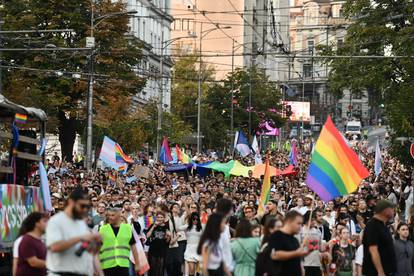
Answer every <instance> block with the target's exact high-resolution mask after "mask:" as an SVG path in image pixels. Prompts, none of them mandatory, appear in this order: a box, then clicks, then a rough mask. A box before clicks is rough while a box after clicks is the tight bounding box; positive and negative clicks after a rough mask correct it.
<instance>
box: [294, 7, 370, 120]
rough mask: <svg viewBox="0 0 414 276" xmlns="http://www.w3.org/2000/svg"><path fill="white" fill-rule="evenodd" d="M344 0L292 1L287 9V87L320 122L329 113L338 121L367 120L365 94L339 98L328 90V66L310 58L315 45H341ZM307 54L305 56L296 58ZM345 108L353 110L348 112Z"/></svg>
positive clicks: (342, 39) (343, 31)
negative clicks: (288, 19)
mask: <svg viewBox="0 0 414 276" xmlns="http://www.w3.org/2000/svg"><path fill="white" fill-rule="evenodd" d="M344 3H345V1H334V0H295V1H294V5H293V7H291V9H290V28H289V29H290V53H291V55H292V56H298V57H296V58H291V60H290V63H291V64H290V70H289V86H291V87H293V88H294V89H295V91H296V94H295V95H294V98H295V99H296V100H300V101H302V100H304V101H309V102H310V103H311V115H313V116H314V118H315V121H316V122H319V123H323V122H324V121H325V119H326V117H327V116H328V114H332V115H333V116H334V119H335V120H336V122H337V123H338V124H341V123H342V124H344V123H345V121H346V120H349V119H351V117H355V118H357V119H360V120H361V121H362V122H368V118H369V112H368V96H367V95H366V94H363V95H360V96H358V97H355V96H352V97H354V98H352V97H351V96H350V95H351V93H349V91H344V94H343V97H342V98H341V99H335V98H334V97H333V95H332V94H331V93H329V86H328V82H327V81H328V76H329V66H328V65H327V64H326V63H322V62H321V60H320V59H318V58H316V57H315V58H313V56H314V55H315V53H316V47H317V46H319V45H326V46H333V47H341V45H342V43H343V41H344V37H345V35H346V29H347V26H348V25H349V23H350V22H349V21H348V20H346V19H345V18H344V16H343V12H342V6H343V4H344ZM300 56H307V57H300ZM349 110H351V111H353V112H351V113H350V112H348V111H349Z"/></svg>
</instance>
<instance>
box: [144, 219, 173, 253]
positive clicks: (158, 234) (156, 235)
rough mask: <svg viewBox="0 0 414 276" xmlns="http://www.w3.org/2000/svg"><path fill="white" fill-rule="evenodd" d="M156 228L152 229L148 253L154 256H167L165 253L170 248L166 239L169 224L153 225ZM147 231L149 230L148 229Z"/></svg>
mask: <svg viewBox="0 0 414 276" xmlns="http://www.w3.org/2000/svg"><path fill="white" fill-rule="evenodd" d="M153 227H154V230H153V231H152V235H151V237H150V238H149V239H148V241H149V250H148V253H149V254H150V255H152V256H157V257H162V256H165V253H166V252H167V249H168V242H167V240H166V234H167V231H168V230H169V227H168V226H167V225H164V226H161V225H157V226H153ZM146 232H149V230H148V231H146Z"/></svg>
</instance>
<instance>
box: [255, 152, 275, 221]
mask: <svg viewBox="0 0 414 276" xmlns="http://www.w3.org/2000/svg"><path fill="white" fill-rule="evenodd" d="M271 186H272V184H271V183H270V166H269V156H266V163H265V173H264V177H263V185H262V191H261V192H260V200H259V208H258V209H257V213H258V214H259V215H262V214H263V213H264V212H265V206H266V204H267V202H268V201H269V197H270V188H271Z"/></svg>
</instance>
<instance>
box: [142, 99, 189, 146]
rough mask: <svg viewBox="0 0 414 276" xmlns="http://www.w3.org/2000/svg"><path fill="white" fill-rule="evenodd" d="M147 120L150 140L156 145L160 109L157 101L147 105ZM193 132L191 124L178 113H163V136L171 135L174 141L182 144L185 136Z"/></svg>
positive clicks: (171, 139)
mask: <svg viewBox="0 0 414 276" xmlns="http://www.w3.org/2000/svg"><path fill="white" fill-rule="evenodd" d="M144 118H145V122H146V126H145V127H146V130H147V132H148V142H149V143H150V144H151V145H154V147H156V141H157V122H158V110H157V103H156V102H150V103H148V104H147V106H146V107H145V117H144ZM191 132H192V129H191V125H189V124H188V123H187V122H185V121H183V120H181V118H180V117H179V116H178V114H174V113H171V112H166V111H164V112H163V114H162V131H161V136H167V137H169V141H170V142H172V143H177V144H182V143H183V139H184V137H186V136H188V135H190V134H191Z"/></svg>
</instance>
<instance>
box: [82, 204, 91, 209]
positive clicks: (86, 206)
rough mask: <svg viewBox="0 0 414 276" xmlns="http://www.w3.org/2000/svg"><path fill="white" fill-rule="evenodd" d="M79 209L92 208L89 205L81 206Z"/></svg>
mask: <svg viewBox="0 0 414 276" xmlns="http://www.w3.org/2000/svg"><path fill="white" fill-rule="evenodd" d="M79 207H80V208H81V209H89V208H91V207H90V205H89V204H80V205H79Z"/></svg>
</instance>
